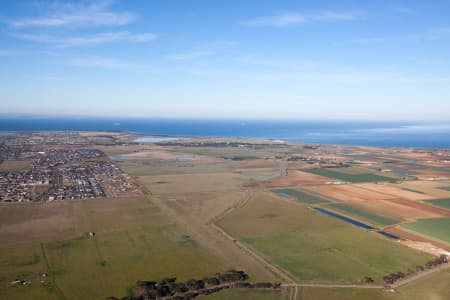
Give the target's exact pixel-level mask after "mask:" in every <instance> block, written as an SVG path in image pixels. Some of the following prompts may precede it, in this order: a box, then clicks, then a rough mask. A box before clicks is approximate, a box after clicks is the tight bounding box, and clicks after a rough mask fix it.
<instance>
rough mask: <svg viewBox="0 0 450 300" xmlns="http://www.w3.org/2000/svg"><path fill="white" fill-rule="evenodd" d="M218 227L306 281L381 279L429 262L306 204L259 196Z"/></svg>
mask: <svg viewBox="0 0 450 300" xmlns="http://www.w3.org/2000/svg"><path fill="white" fill-rule="evenodd" d="M219 225H220V226H221V227H222V228H224V229H225V230H226V231H227V232H228V233H230V234H231V235H232V236H234V237H236V238H238V239H240V240H242V241H243V242H245V243H246V244H248V245H249V246H251V247H252V248H253V249H255V250H256V251H257V252H259V253H261V254H262V255H263V256H265V257H267V258H268V259H269V260H271V261H272V262H274V263H275V264H277V265H278V266H280V267H282V268H283V269H285V270H287V271H289V272H290V273H291V274H292V275H294V276H295V277H296V278H298V279H299V280H302V281H308V282H346V283H355V282H358V281H359V280H361V279H362V278H363V277H364V276H371V277H373V278H374V279H376V280H377V281H379V280H380V279H381V277H382V276H383V275H384V274H385V273H387V272H393V271H405V270H407V269H408V268H410V267H414V266H416V265H417V264H423V263H424V262H426V261H427V260H429V259H430V256H429V255H426V254H422V253H419V252H416V251H414V250H411V249H409V248H406V247H403V246H401V245H399V244H397V243H395V242H393V241H389V240H386V239H384V238H382V237H378V235H376V234H375V233H372V232H366V231H364V230H361V229H358V228H356V227H354V226H352V225H350V224H346V223H344V222H340V221H338V220H336V219H333V218H330V217H327V216H324V215H322V214H320V213H317V212H315V211H313V210H311V209H308V208H307V207H306V206H304V205H300V204H295V203H292V202H288V201H283V200H280V199H278V198H276V197H274V196H273V195H271V194H260V195H258V196H257V197H255V198H253V199H252V200H251V201H250V202H248V203H247V205H245V206H244V207H242V208H241V209H239V210H236V211H234V212H232V213H231V214H230V215H228V216H227V217H225V218H224V219H223V220H221V221H220V223H219Z"/></svg>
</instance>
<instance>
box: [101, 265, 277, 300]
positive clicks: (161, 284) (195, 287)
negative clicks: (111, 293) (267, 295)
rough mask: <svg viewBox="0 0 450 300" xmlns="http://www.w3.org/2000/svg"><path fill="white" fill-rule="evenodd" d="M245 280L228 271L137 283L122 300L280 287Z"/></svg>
mask: <svg viewBox="0 0 450 300" xmlns="http://www.w3.org/2000/svg"><path fill="white" fill-rule="evenodd" d="M247 279H248V275H247V274H246V273H245V272H243V271H237V270H230V271H228V272H225V273H217V274H216V275H214V276H212V277H206V278H203V279H200V280H197V279H191V280H187V281H184V282H177V281H176V278H166V279H163V280H160V281H138V282H136V286H135V288H134V289H133V296H128V297H124V298H122V300H147V299H165V300H189V299H193V298H196V297H197V296H200V295H209V294H213V293H217V292H219V291H221V290H223V289H228V288H264V289H278V288H280V286H281V284H279V283H270V282H267V283H266V282H260V283H249V282H245V280H247ZM108 300H118V298H115V297H109V298H108Z"/></svg>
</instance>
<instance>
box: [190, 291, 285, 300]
mask: <svg viewBox="0 0 450 300" xmlns="http://www.w3.org/2000/svg"><path fill="white" fill-rule="evenodd" d="M198 299H204V300H238V299H239V300H256V299H257V300H282V299H284V297H283V294H282V292H281V291H276V290H275V291H271V290H267V291H264V290H245V289H231V290H224V291H221V292H219V293H217V294H212V295H209V296H202V297H199V298H198Z"/></svg>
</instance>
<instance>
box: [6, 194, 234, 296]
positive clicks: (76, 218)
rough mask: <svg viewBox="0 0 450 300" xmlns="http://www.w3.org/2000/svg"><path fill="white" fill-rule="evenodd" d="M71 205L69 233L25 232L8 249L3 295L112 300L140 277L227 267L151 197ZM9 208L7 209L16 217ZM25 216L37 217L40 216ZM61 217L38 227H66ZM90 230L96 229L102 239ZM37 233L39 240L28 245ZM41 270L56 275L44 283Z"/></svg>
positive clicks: (189, 275)
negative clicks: (23, 283)
mask: <svg viewBox="0 0 450 300" xmlns="http://www.w3.org/2000/svg"><path fill="white" fill-rule="evenodd" d="M63 204H64V205H63V207H66V206H72V209H69V213H67V212H66V218H67V219H68V220H69V222H70V223H72V224H74V228H73V229H72V230H73V231H69V233H70V234H67V236H66V238H64V235H65V234H64V232H61V233H59V234H58V235H54V236H52V235H50V234H41V235H39V236H35V235H34V234H33V232H24V234H23V235H22V236H21V237H20V239H22V241H19V240H18V239H19V237H14V242H15V244H14V245H11V244H10V245H9V246H3V244H2V246H0V286H1V288H0V298H1V299H52V298H53V299H105V298H106V297H108V296H111V295H115V296H123V295H126V294H127V288H128V287H130V286H132V285H133V284H134V283H135V281H137V280H152V279H160V278H164V277H177V278H178V279H179V280H180V281H182V280H187V279H189V278H201V277H203V276H206V275H211V274H214V273H216V272H220V271H224V270H225V269H226V268H225V267H224V266H223V264H222V262H221V261H219V260H218V259H217V258H215V257H214V256H212V255H211V254H209V253H208V252H207V251H206V250H205V249H204V248H202V247H201V246H199V245H198V244H197V242H196V241H195V240H193V239H192V238H191V236H190V235H189V234H187V233H186V231H185V229H184V227H182V226H180V225H178V224H176V223H174V222H172V221H170V220H169V219H168V218H167V216H166V215H164V214H163V213H162V212H161V211H160V210H159V209H158V208H157V207H156V206H155V205H154V204H153V203H152V202H151V201H150V200H149V199H146V198H124V199H102V200H100V199H99V200H90V201H75V202H65V203H63ZM10 207H11V208H12V209H15V208H16V207H17V206H10ZM8 208H9V207H7V208H6V209H3V210H1V212H0V214H1V215H2V216H3V215H8V214H11V212H10V211H8ZM60 209H61V210H62V211H64V209H63V208H60ZM54 213H55V214H57V211H54ZM25 219H27V222H30V219H33V217H32V216H27V217H26V218H25ZM37 219H39V218H37ZM9 220H10V221H11V218H10V219H9ZM58 220H59V219H56V218H53V219H52V218H50V220H49V221H48V222H53V224H51V226H48V224H47V223H44V224H43V225H42V226H43V227H42V228H39V227H38V226H39V225H40V223H35V226H36V227H35V230H34V231H35V232H39V231H51V230H53V229H54V228H58V226H59V223H58ZM23 221H24V216H20V217H18V219H17V220H16V222H17V224H20V223H22V222H23ZM2 232H3V227H1V229H0V234H1V233H2ZM86 232H95V236H89V235H87V234H86ZM72 233H74V234H72ZM74 235H75V236H74ZM4 236H5V237H7V236H8V235H4ZM29 236H30V237H31V238H32V239H34V242H28V243H27V241H28V237H29ZM2 238H3V237H2ZM11 238H12V237H11ZM38 240H41V241H38ZM2 241H3V240H2ZM11 249H14V252H12V251H11ZM41 272H46V273H48V274H49V276H48V277H47V278H46V279H45V280H46V283H45V284H41V283H40V282H39V280H40V276H39V273H41ZM16 278H19V279H22V278H23V279H28V278H30V279H32V284H31V285H30V286H21V287H14V286H11V285H10V281H12V280H14V279H16ZM47 294H48V295H49V296H48V297H47V296H46V295H47ZM42 295H44V296H42Z"/></svg>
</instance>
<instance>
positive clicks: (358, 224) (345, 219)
mask: <svg viewBox="0 0 450 300" xmlns="http://www.w3.org/2000/svg"><path fill="white" fill-rule="evenodd" d="M314 210H316V211H318V212H320V213H323V214H325V215H328V216H331V217H334V218H336V219H339V220H342V221H344V222H347V223H350V224H352V225H355V226H358V227H360V228H363V229H367V230H372V229H375V228H374V227H372V226H369V225H367V224H364V223H361V222H358V221H356V220H353V219H350V218H347V217H344V216H341V215H338V214H336V213H334V212H331V211H329V210H326V209H323V208H320V207H316V208H314Z"/></svg>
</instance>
